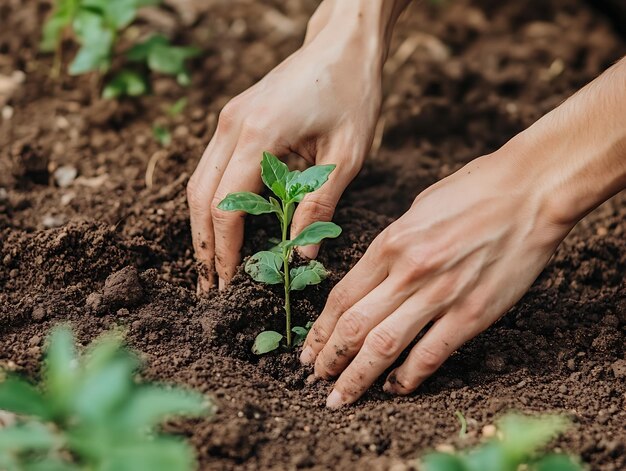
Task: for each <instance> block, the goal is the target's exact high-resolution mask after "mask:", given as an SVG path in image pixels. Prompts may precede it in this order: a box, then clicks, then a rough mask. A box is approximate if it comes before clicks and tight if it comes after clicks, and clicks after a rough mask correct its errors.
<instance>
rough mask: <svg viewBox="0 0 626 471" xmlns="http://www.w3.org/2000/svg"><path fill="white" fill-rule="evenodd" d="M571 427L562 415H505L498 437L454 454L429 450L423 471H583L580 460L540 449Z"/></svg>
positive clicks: (501, 421)
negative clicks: (543, 451) (544, 452)
mask: <svg viewBox="0 0 626 471" xmlns="http://www.w3.org/2000/svg"><path fill="white" fill-rule="evenodd" d="M567 426H568V421H567V419H565V418H563V417H559V416H545V417H530V416H523V415H518V414H509V415H506V416H504V417H503V418H502V419H501V420H500V422H499V425H498V429H499V431H500V433H499V436H497V437H496V438H494V439H492V440H490V441H488V442H486V443H484V444H482V445H479V446H478V447H476V448H474V449H471V450H468V451H464V452H459V453H457V454H451V453H430V454H428V455H426V456H424V457H423V458H422V463H423V466H422V467H421V468H420V469H422V470H423V471H518V470H520V469H525V470H528V471H582V469H583V468H582V467H581V465H580V464H579V463H578V461H577V460H574V459H573V458H571V457H570V456H567V455H564V454H559V453H548V454H542V453H540V452H539V450H540V449H541V448H543V447H545V446H546V445H547V443H548V442H549V441H550V440H552V439H553V438H555V437H556V436H558V435H559V434H561V433H562V432H563V431H564V430H565V429H566V428H567Z"/></svg>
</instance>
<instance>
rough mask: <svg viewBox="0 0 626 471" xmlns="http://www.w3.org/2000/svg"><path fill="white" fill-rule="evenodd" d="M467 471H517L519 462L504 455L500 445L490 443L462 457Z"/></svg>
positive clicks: (504, 452)
mask: <svg viewBox="0 0 626 471" xmlns="http://www.w3.org/2000/svg"><path fill="white" fill-rule="evenodd" d="M463 463H464V464H465V468H466V469H467V471H517V467H518V465H519V464H521V462H520V461H515V460H514V459H513V458H512V457H511V456H508V455H507V454H506V451H505V450H504V448H503V447H502V444H501V443H497V442H491V443H487V444H485V445H482V446H479V447H478V448H476V449H474V450H471V451H469V452H468V453H466V454H465V455H463Z"/></svg>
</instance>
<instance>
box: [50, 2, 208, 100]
mask: <svg viewBox="0 0 626 471" xmlns="http://www.w3.org/2000/svg"><path fill="white" fill-rule="evenodd" d="M161 1H162V0H56V1H55V4H54V9H53V11H52V13H51V15H50V17H49V18H48V20H47V21H46V23H45V25H44V28H43V36H42V41H41V50H42V51H44V52H54V53H55V60H54V65H53V70H52V74H53V75H54V76H58V75H59V74H60V71H61V63H62V60H61V51H62V42H63V39H64V38H65V37H66V36H71V37H73V38H74V39H75V40H76V41H77V42H78V43H79V44H80V49H79V50H78V53H77V54H76V56H75V57H74V59H73V60H72V62H71V63H70V66H69V73H70V74H72V75H80V74H84V73H87V72H93V71H95V72H99V73H102V74H104V73H107V72H109V69H110V67H111V64H112V62H113V59H114V58H115V57H116V45H117V42H118V39H119V38H120V35H121V34H122V32H123V31H124V30H125V29H126V28H127V27H128V26H129V25H130V24H131V23H132V22H133V21H134V20H135V19H136V17H137V12H138V10H139V9H140V8H141V7H144V6H149V5H158V4H160V3H161ZM199 53H200V51H199V49H197V48H194V47H179V46H174V45H172V44H171V43H170V41H169V40H168V39H167V38H166V37H164V36H161V35H153V36H151V37H149V38H148V39H146V40H145V41H143V42H141V43H139V44H136V45H134V46H133V47H131V48H130V49H129V50H127V51H125V52H124V53H123V54H122V56H123V57H124V58H125V62H126V63H128V64H135V65H136V66H137V68H129V67H124V68H122V69H121V70H119V71H118V72H117V73H116V74H115V75H114V76H113V77H112V78H111V79H110V80H109V81H108V83H107V84H106V86H105V87H104V89H103V92H102V94H103V96H104V97H105V98H115V97H118V96H122V95H128V96H139V95H143V94H145V93H147V92H148V90H149V84H148V79H147V77H146V74H145V73H144V70H145V69H146V68H147V69H149V70H151V71H153V72H158V73H162V74H166V75H172V76H175V77H176V79H177V81H178V83H179V84H181V85H188V84H189V82H190V77H189V73H188V71H187V69H186V67H185V62H186V60H187V59H189V58H191V57H195V56H197V55H198V54H199Z"/></svg>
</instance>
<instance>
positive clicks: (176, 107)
mask: <svg viewBox="0 0 626 471" xmlns="http://www.w3.org/2000/svg"><path fill="white" fill-rule="evenodd" d="M186 106H187V97H182V98H179V99H178V100H176V103H174V104H173V105H172V106H170V107H169V108H168V110H167V114H168V115H170V116H178V115H179V114H181V113H182V112H183V111H184V110H185V107H186Z"/></svg>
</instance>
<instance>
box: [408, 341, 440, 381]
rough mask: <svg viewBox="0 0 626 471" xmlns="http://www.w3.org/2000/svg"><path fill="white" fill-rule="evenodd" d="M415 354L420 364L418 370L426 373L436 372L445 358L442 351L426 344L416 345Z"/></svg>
mask: <svg viewBox="0 0 626 471" xmlns="http://www.w3.org/2000/svg"><path fill="white" fill-rule="evenodd" d="M415 356H416V358H417V362H418V365H419V366H418V370H419V371H421V372H423V373H424V374H426V375H430V374H431V373H434V372H435V371H436V370H437V369H438V368H439V367H440V366H441V364H442V363H443V362H444V360H445V357H444V356H443V355H442V353H441V352H439V351H437V350H435V349H433V348H432V347H428V346H425V345H422V346H420V345H417V346H416V347H415Z"/></svg>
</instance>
